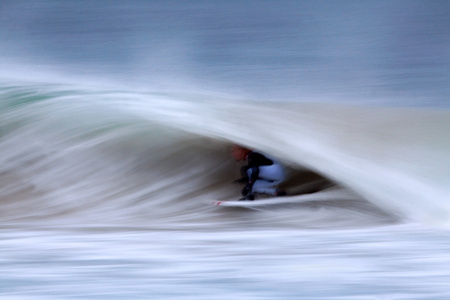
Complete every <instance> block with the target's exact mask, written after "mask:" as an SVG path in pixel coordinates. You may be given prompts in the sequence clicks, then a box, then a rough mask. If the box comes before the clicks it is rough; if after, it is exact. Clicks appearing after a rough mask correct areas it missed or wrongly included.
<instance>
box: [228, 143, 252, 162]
mask: <svg viewBox="0 0 450 300" xmlns="http://www.w3.org/2000/svg"><path fill="white" fill-rule="evenodd" d="M250 152H251V150H250V149H247V148H245V147H242V146H239V145H233V146H231V155H232V156H233V157H234V159H236V161H241V160H246V159H247V155H248V154H249V153H250Z"/></svg>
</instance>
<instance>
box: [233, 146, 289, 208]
mask: <svg viewBox="0 0 450 300" xmlns="http://www.w3.org/2000/svg"><path fill="white" fill-rule="evenodd" d="M231 155H232V156H233V157H234V158H235V159H236V161H247V165H246V166H244V167H242V168H241V174H242V178H239V179H237V180H235V181H234V182H235V183H244V184H245V187H244V188H243V189H242V192H241V193H242V196H243V198H241V199H239V200H254V199H255V193H261V194H269V195H273V196H285V195H286V192H284V191H283V190H281V189H279V188H278V187H277V186H278V185H279V184H280V183H281V182H283V180H284V177H285V175H284V170H283V167H282V166H281V165H280V164H279V163H277V162H276V161H275V160H273V159H272V158H269V157H267V156H265V155H263V154H261V153H259V152H255V151H252V150H250V149H247V148H245V147H242V146H239V145H233V146H232V148H231Z"/></svg>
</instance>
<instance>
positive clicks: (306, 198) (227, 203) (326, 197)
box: [212, 189, 357, 208]
mask: <svg viewBox="0 0 450 300" xmlns="http://www.w3.org/2000/svg"><path fill="white" fill-rule="evenodd" d="M356 198H357V197H356V196H355V195H353V194H351V193H348V192H347V191H343V190H336V189H330V190H325V191H322V192H317V193H314V194H306V195H298V196H284V197H275V198H267V199H260V200H258V199H257V200H253V201H237V200H224V201H213V203H212V205H214V206H220V207H245V208H258V207H264V206H273V205H286V204H301V203H305V202H313V201H330V200H351V199H356Z"/></svg>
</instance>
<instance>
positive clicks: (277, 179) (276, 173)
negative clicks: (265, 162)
mask: <svg viewBox="0 0 450 300" xmlns="http://www.w3.org/2000/svg"><path fill="white" fill-rule="evenodd" d="M251 172H252V169H249V170H248V173H247V174H248V176H249V177H251V175H252V174H251ZM284 178H285V175H284V170H283V167H281V166H280V165H278V164H273V165H271V166H261V167H259V178H258V180H256V181H255V182H254V184H253V189H252V192H254V193H261V194H269V195H277V193H278V192H279V189H278V188H277V185H278V184H280V183H281V182H283V180H284Z"/></svg>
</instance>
